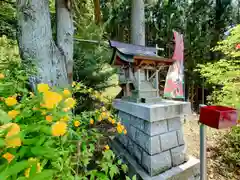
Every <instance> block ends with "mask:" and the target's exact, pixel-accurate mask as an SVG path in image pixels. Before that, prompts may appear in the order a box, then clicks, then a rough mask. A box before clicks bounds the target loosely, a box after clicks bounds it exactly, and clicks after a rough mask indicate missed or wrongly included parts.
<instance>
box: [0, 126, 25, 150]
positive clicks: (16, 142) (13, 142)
mask: <svg viewBox="0 0 240 180" xmlns="http://www.w3.org/2000/svg"><path fill="white" fill-rule="evenodd" d="M0 129H3V130H4V129H8V133H7V135H6V138H5V142H6V145H7V148H10V147H12V148H15V147H18V146H21V144H22V142H21V139H20V137H19V136H18V134H19V132H20V127H19V125H18V124H16V123H8V124H5V125H3V126H1V127H0Z"/></svg>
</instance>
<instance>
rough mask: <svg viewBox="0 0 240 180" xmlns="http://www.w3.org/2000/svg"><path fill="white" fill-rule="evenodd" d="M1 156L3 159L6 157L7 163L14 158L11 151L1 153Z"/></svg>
mask: <svg viewBox="0 0 240 180" xmlns="http://www.w3.org/2000/svg"><path fill="white" fill-rule="evenodd" d="M2 157H3V158H4V159H6V160H7V161H8V163H10V162H11V161H12V160H13V159H14V157H15V156H14V155H12V154H11V153H9V152H7V153H5V154H4V155H2Z"/></svg>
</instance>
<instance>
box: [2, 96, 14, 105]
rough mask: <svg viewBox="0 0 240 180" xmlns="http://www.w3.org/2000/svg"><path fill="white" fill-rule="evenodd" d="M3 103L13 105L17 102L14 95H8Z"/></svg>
mask: <svg viewBox="0 0 240 180" xmlns="http://www.w3.org/2000/svg"><path fill="white" fill-rule="evenodd" d="M5 103H6V105H7V106H14V105H16V104H17V100H16V97H8V98H6V99H5Z"/></svg>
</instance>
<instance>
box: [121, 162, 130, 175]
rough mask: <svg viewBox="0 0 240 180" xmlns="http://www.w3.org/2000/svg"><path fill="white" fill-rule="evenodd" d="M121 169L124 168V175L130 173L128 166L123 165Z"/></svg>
mask: <svg viewBox="0 0 240 180" xmlns="http://www.w3.org/2000/svg"><path fill="white" fill-rule="evenodd" d="M121 168H122V170H123V172H124V173H127V171H128V166H127V165H126V164H123V165H122V166H121Z"/></svg>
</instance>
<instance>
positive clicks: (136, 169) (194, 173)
mask: <svg viewBox="0 0 240 180" xmlns="http://www.w3.org/2000/svg"><path fill="white" fill-rule="evenodd" d="M111 148H112V149H113V151H114V152H115V153H116V154H118V155H119V156H120V158H121V159H122V160H123V162H124V163H126V164H127V165H128V168H129V170H128V171H129V172H128V175H129V176H130V177H133V176H134V175H136V177H137V180H200V171H199V170H200V161H199V160H198V159H196V158H194V157H192V156H190V157H189V160H188V161H187V162H185V163H183V164H181V165H179V166H177V167H173V168H171V169H169V170H167V171H165V172H164V173H162V174H159V175H157V176H153V177H151V176H150V175H149V174H148V173H146V171H145V170H144V169H143V168H142V167H141V166H140V165H139V164H138V163H137V161H136V159H135V158H133V156H131V155H130V154H129V152H128V151H127V150H126V149H125V148H124V147H123V146H122V145H121V143H119V141H118V140H116V139H114V140H112V142H111Z"/></svg>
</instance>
